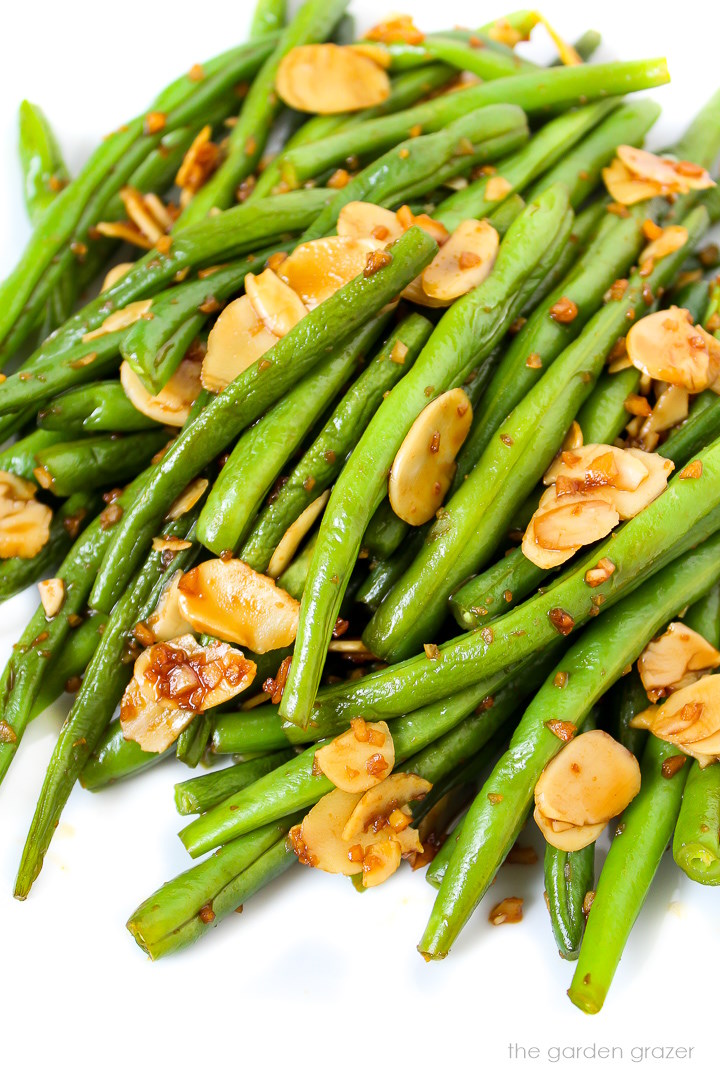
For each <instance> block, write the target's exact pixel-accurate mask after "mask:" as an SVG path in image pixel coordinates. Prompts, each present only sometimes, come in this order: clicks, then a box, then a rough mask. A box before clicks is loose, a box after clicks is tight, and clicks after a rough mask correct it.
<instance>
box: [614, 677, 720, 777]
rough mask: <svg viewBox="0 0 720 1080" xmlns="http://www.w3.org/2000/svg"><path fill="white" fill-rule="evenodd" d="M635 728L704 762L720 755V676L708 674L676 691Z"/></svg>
mask: <svg viewBox="0 0 720 1080" xmlns="http://www.w3.org/2000/svg"><path fill="white" fill-rule="evenodd" d="M632 726H633V727H642V728H647V729H648V730H650V731H651V732H652V733H653V735H656V736H657V737H658V738H659V739H664V740H665V741H666V742H671V743H674V744H675V745H676V746H678V747H680V748H681V749H682V751H683V753H687V754H689V755H691V756H692V757H697V758H698V759H699V760H701V759H702V758H704V757H707V756H709V757H717V756H718V755H720V675H705V676H704V677H703V678H701V679H699V680H698V682H695V683H693V684H692V685H690V686H686V687H684V688H683V689H682V690H676V691H675V693H674V694H671V695H670V697H669V698H667V700H666V701H664V702H663V703H662V705H656V706H654V707H652V708H650V709H646V710H645V711H644V712H643V713H641V714H639V715H638V716H636V717H635V718H634V719H633V721H632Z"/></svg>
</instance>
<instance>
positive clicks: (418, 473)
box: [388, 387, 472, 525]
mask: <svg viewBox="0 0 720 1080" xmlns="http://www.w3.org/2000/svg"><path fill="white" fill-rule="evenodd" d="M471 424H472V406H471V405H470V401H469V398H468V396H467V394H466V393H465V391H464V390H463V389H462V388H461V387H456V388H455V389H454V390H448V391H447V392H446V393H444V394H441V395H440V397H438V398H436V399H435V400H434V401H432V402H431V403H430V404H429V405H427V406H426V407H425V408H424V409H423V411H422V412H421V413H420V415H419V416H418V417H417V419H416V420H415V422H414V423H413V425H412V427H411V428H410V430H409V431H408V433H407V435H406V436H405V438H404V439H403V441H402V444H401V446H400V449H399V450H398V452H397V454H396V455H395V460H394V461H393V464H392V468H391V470H390V478H389V481H388V496H389V498H390V504H391V506H392V508H393V510H394V511H395V513H396V514H397V515H398V517H400V518H402V520H403V521H407V522H408V523H409V524H411V525H422V524H424V523H425V522H426V521H430V519H431V518H432V517H433V516H434V514H435V513H436V511H437V510H438V508H439V507H440V506H442V501H443V499H444V497H445V495H446V493H447V491H448V489H449V487H450V484H451V483H452V479H453V477H454V475H455V469H456V465H455V458H456V457H457V454H458V451H459V449H460V447H461V446H462V444H463V442H464V441H465V439H466V438H467V435H468V432H469V431H470V425H471Z"/></svg>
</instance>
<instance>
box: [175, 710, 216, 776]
mask: <svg viewBox="0 0 720 1080" xmlns="http://www.w3.org/2000/svg"><path fill="white" fill-rule="evenodd" d="M211 728H212V717H210V716H208V715H207V713H200V715H199V716H195V717H193V719H192V720H191V721H190V723H189V724H188V726H187V727H186V728H185V730H184V731H181V732H180V734H179V736H178V739H177V742H176V744H175V756H176V757H177V759H178V761H182V762H183V764H184V765H187V766H188V767H189V768H190V769H195V768H197V766H198V765H199V764H200V762H201V761H202V759H203V755H204V754H205V751H206V750H207V745H208V738H209V737H210V731H211Z"/></svg>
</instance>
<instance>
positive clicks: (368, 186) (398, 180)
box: [303, 105, 528, 239]
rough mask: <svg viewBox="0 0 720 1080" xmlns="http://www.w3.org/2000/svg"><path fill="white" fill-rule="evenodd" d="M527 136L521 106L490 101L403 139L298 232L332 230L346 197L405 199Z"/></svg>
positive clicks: (511, 147)
mask: <svg viewBox="0 0 720 1080" xmlns="http://www.w3.org/2000/svg"><path fill="white" fill-rule="evenodd" d="M527 137H528V127H527V121H526V119H525V114H524V113H523V111H522V109H518V108H517V107H516V106H514V105H492V106H488V107H487V108H484V109H476V110H474V111H473V112H470V113H467V114H466V115H464V116H463V117H461V118H460V119H459V120H455V121H454V122H453V123H450V124H448V125H447V127H445V128H442V129H441V130H440V131H435V132H433V133H432V134H429V135H417V136H415V137H414V138H412V137H411V138H409V139H406V140H405V141H404V142H401V143H399V144H398V145H397V146H395V147H393V148H392V150H388V151H387V153H385V154H383V155H382V156H381V157H379V158H378V159H377V160H376V161H373V162H372V163H371V164H370V165H368V166H367V167H366V168H365V169H363V170H362V172H360V173H358V175H357V176H355V177H353V179H352V180H351V181H350V182H349V183H348V184H346V185H345V187H344V188H341V189H340V191H338V193H337V195H336V196H335V198H334V199H333V200H332V201H331V202H330V203H329V205H328V206H327V207H326V208H325V210H323V211H322V212H321V213H320V214H319V215H318V217H317V218H316V219H315V221H314V222H313V223H312V225H311V226H310V228H309V229H308V230H307V232H306V233H305V234H304V237H303V238H304V239H314V238H316V237H319V236H325V235H327V233H329V232H331V231H332V230H333V229H334V228H335V226H336V224H337V220H338V216H339V214H340V211H341V210H342V208H343V207H344V206H346V205H347V204H348V203H350V202H355V201H361V202H363V201H365V202H366V201H368V200H370V201H372V202H375V203H380V204H383V205H384V204H387V205H392V204H393V203H396V202H397V200H398V199H399V198H400V199H402V200H403V202H408V201H409V200H411V199H413V198H417V197H419V196H421V195H423V194H425V193H426V192H428V191H430V190H432V188H434V187H436V186H437V184H438V183H439V182H442V181H444V180H445V179H449V178H451V177H453V176H457V175H458V173H461V172H465V171H466V170H467V169H469V168H470V167H471V166H473V165H479V164H482V163H483V162H487V161H494V160H496V159H497V158H500V157H502V156H503V155H504V154H507V153H510V152H511V151H512V150H515V149H516V148H517V147H518V146H522V145H523V143H525V142H526V141H527Z"/></svg>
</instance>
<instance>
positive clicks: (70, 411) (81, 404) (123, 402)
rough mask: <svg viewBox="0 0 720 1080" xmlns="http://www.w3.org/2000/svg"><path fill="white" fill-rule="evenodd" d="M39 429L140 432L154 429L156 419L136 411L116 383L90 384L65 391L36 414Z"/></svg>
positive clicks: (74, 431) (71, 432) (73, 433)
mask: <svg viewBox="0 0 720 1080" xmlns="http://www.w3.org/2000/svg"><path fill="white" fill-rule="evenodd" d="M37 422H38V427H39V428H40V429H41V430H46V431H52V432H62V433H64V434H65V436H66V437H67V436H68V435H83V434H84V433H85V432H95V431H115V432H117V431H142V429H143V428H157V427H158V424H157V422H156V421H155V420H151V419H150V417H149V416H145V415H144V413H141V412H138V410H137V409H136V408H135V406H134V405H133V404H132V402H131V401H130V400H129V398H128V396H127V394H126V393H125V391H124V390H123V388H122V386H121V385H120V383H119V382H97V383H90V385H89V386H83V387H82V388H79V389H76V390H68V391H66V393H64V394H62V395H61V396H60V397H57V398H53V400H52V401H51V402H50V403H49V404H48V405H46V406H45V407H44V408H43V409H41V410H40V412H39V413H38V419H37Z"/></svg>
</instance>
